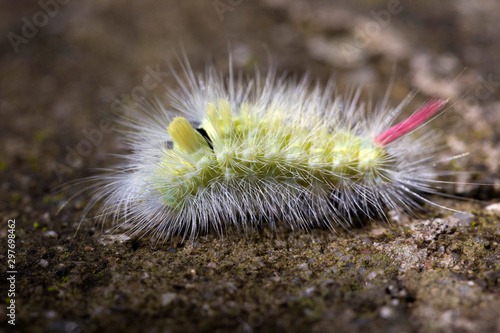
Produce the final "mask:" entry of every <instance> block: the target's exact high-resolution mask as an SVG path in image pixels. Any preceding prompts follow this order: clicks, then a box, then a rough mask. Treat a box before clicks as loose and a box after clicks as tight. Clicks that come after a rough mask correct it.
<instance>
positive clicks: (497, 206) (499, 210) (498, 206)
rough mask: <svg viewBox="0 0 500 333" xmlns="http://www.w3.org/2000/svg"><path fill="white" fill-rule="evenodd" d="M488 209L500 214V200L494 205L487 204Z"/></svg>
mask: <svg viewBox="0 0 500 333" xmlns="http://www.w3.org/2000/svg"><path fill="white" fill-rule="evenodd" d="M485 209H486V210H487V211H489V212H491V213H497V214H500V202H498V203H494V204H492V205H489V206H486V208H485Z"/></svg>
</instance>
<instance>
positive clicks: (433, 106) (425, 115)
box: [375, 98, 447, 146]
mask: <svg viewBox="0 0 500 333" xmlns="http://www.w3.org/2000/svg"><path fill="white" fill-rule="evenodd" d="M446 102H447V101H445V100H440V99H437V98H433V99H432V100H431V101H430V102H428V103H427V104H425V105H424V106H423V107H422V108H421V109H420V110H418V111H417V112H416V113H415V114H414V115H413V116H411V117H410V118H408V119H406V120H405V121H402V122H400V123H399V124H396V125H394V126H392V127H391V128H389V129H388V130H386V131H384V132H382V133H380V134H379V135H377V136H376V137H375V143H377V144H379V145H382V146H385V145H387V144H389V143H391V142H392V141H394V140H396V139H397V138H399V137H401V136H403V135H405V134H406V133H408V132H410V131H411V130H413V129H415V128H416V127H417V126H418V125H420V124H422V123H423V122H424V121H426V120H427V119H429V118H430V117H432V115H434V114H435V113H436V112H437V111H438V110H439V109H441V108H442V107H443V105H445V104H446Z"/></svg>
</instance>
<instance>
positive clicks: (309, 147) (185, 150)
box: [87, 60, 446, 239]
mask: <svg viewBox="0 0 500 333" xmlns="http://www.w3.org/2000/svg"><path fill="white" fill-rule="evenodd" d="M181 65H182V72H181V73H178V72H177V71H175V70H174V69H171V71H172V74H173V77H174V78H175V79H176V81H177V83H178V86H179V88H177V89H171V90H169V91H168V99H169V103H168V104H163V103H161V102H159V101H155V102H151V101H149V102H145V103H143V104H142V105H141V106H140V107H139V108H136V109H134V110H133V112H132V115H131V116H130V117H128V118H123V119H122V120H121V123H122V124H123V125H124V126H127V127H128V130H127V131H126V133H125V137H126V139H127V144H128V146H129V147H130V151H131V152H130V154H126V155H123V159H124V162H123V163H121V164H119V165H117V166H115V167H113V168H111V169H110V170H109V172H107V173H104V174H102V175H99V176H96V177H94V178H93V180H96V182H95V184H94V190H93V196H92V199H91V200H90V202H89V205H88V207H87V210H89V209H90V207H92V206H94V205H95V204H97V203H98V202H101V205H100V208H99V211H98V216H100V217H102V218H107V217H108V218H109V217H111V219H112V220H113V223H114V225H119V226H127V227H128V229H129V232H131V233H139V234H151V235H154V236H155V237H156V238H157V239H169V238H171V237H172V236H175V235H183V236H184V237H191V238H194V237H196V236H198V235H199V234H203V233H206V232H208V231H209V230H215V231H216V232H217V233H219V234H223V233H224V232H225V230H227V229H228V228H235V229H238V230H243V231H246V230H248V229H250V228H255V227H259V226H261V225H263V224H268V225H270V227H271V228H273V229H275V228H276V227H277V226H278V224H280V223H281V224H285V225H288V226H289V227H290V228H291V229H293V230H295V229H301V228H306V229H307V228H311V227H315V226H326V227H328V228H330V229H333V230H335V229H336V228H337V227H338V226H340V227H343V228H349V227H350V226H352V225H353V224H354V223H356V221H357V220H358V219H359V218H368V219H374V218H378V217H385V213H384V212H385V211H386V210H387V209H396V210H403V211H408V210H409V211H413V210H415V209H417V208H420V207H421V206H422V204H425V203H430V204H434V205H437V204H435V203H433V202H432V201H431V200H429V199H428V198H427V197H426V194H435V193H439V190H438V189H437V188H436V187H435V184H436V183H435V182H436V180H435V179H436V175H437V173H436V172H435V171H434V164H433V163H434V162H435V158H436V157H435V153H436V145H435V144H434V139H433V137H432V135H427V134H425V133H424V134H423V135H420V136H415V135H413V134H412V133H414V132H416V131H417V130H418V129H419V128H420V127H422V126H424V125H425V123H426V122H428V121H430V120H432V117H433V116H437V115H438V114H439V112H438V111H440V110H442V108H443V106H444V105H445V103H446V101H445V100H441V99H438V98H433V99H431V100H429V101H428V102H427V103H425V104H423V105H422V106H421V107H420V108H419V109H418V110H417V111H416V112H414V113H413V114H412V115H411V116H410V117H408V118H407V119H406V120H404V121H402V122H400V123H397V124H395V125H394V124H393V123H394V122H395V121H394V119H395V118H396V117H397V116H398V115H399V113H401V111H402V110H403V109H404V108H405V107H407V106H408V104H409V103H410V100H411V99H412V97H413V96H414V95H412V94H410V95H409V96H407V97H406V98H405V99H404V100H403V101H402V102H401V103H400V104H399V105H398V106H397V107H395V108H390V107H388V105H387V104H388V103H387V100H388V94H387V95H386V96H385V97H384V98H383V99H382V100H381V101H380V102H379V103H377V104H376V105H374V106H373V107H372V106H370V105H368V104H366V103H363V102H361V101H360V89H358V90H353V91H352V92H351V93H350V94H348V96H347V97H343V96H341V95H339V94H336V93H335V84H334V83H333V80H330V81H329V82H328V84H327V85H326V86H325V87H321V85H320V84H318V83H315V84H313V82H312V80H311V79H310V78H309V77H308V76H305V77H304V78H303V79H301V80H294V79H290V78H288V77H287V76H278V75H277V74H276V70H275V69H271V70H269V71H268V73H267V74H266V75H265V77H261V76H260V75H259V74H258V72H256V75H255V77H253V78H245V79H244V78H243V75H242V74H241V73H240V74H238V75H235V74H234V73H233V69H232V65H231V66H230V70H229V76H228V77H223V76H222V75H220V74H219V73H218V72H217V71H216V69H215V67H214V66H213V65H212V66H208V67H207V69H206V72H205V73H204V74H199V75H195V74H194V73H193V71H192V69H191V66H190V64H189V62H188V61H187V60H185V61H181Z"/></svg>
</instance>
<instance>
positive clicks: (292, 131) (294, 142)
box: [155, 99, 392, 207]
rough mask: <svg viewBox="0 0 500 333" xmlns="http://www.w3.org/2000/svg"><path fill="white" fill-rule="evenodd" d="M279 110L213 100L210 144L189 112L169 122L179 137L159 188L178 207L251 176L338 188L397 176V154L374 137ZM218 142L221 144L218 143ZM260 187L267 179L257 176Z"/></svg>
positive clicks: (209, 119)
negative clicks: (294, 118)
mask: <svg viewBox="0 0 500 333" xmlns="http://www.w3.org/2000/svg"><path fill="white" fill-rule="evenodd" d="M284 112H286V110H279V109H274V110H272V112H266V113H265V114H266V115H265V116H264V117H259V118H257V116H256V114H255V112H253V106H252V105H249V104H242V105H241V106H240V107H239V110H237V112H236V113H234V114H233V112H232V109H231V105H230V103H229V101H228V100H225V99H221V100H218V101H217V102H213V103H209V105H208V106H207V113H206V117H205V119H203V120H202V122H201V124H200V128H203V129H204V130H205V131H206V133H207V134H208V137H209V138H210V141H211V142H210V143H209V142H207V140H205V138H204V137H203V136H202V135H201V134H200V133H199V132H198V131H196V130H195V129H194V128H193V127H192V126H191V125H190V123H189V122H188V121H187V120H186V119H185V118H183V117H176V118H174V120H173V121H172V122H171V123H170V125H169V127H168V133H169V134H170V136H171V138H172V141H173V143H174V146H173V149H171V150H168V151H167V153H166V156H165V158H164V160H163V162H161V165H160V168H159V170H160V171H159V172H158V179H157V180H156V181H155V183H156V184H162V185H158V187H157V188H158V190H159V191H160V192H161V193H162V195H163V197H164V198H165V202H166V204H168V205H169V206H171V207H180V206H181V205H182V204H183V202H184V200H185V198H187V197H189V196H190V195H196V194H197V193H198V192H199V191H201V190H202V189H204V188H207V187H212V186H214V185H217V186H221V185H224V184H228V183H230V182H231V183H232V182H233V181H235V182H236V184H240V183H242V182H244V181H252V180H257V179H260V180H266V179H268V180H269V179H274V180H275V181H277V182H283V183H287V184H293V185H296V186H301V187H307V188H309V187H311V186H312V187H318V186H319V187H320V188H321V189H324V190H332V189H333V188H335V187H341V186H342V184H345V182H346V181H354V182H359V183H361V182H370V183H371V184H373V183H376V184H379V183H384V182H389V181H390V176H389V175H388V174H387V172H386V171H385V170H387V169H390V166H391V164H392V163H391V160H392V159H391V158H390V156H389V155H388V154H387V152H386V151H385V149H384V148H383V147H381V146H378V145H376V144H374V143H373V142H372V140H371V139H370V138H365V137H361V136H357V135H355V134H353V133H351V132H349V131H345V130H344V131H339V130H332V129H330V128H328V127H327V126H325V124H324V120H322V119H317V121H308V123H317V126H316V128H311V126H306V125H304V123H303V122H300V121H292V120H290V119H287V117H285V115H284ZM211 146H213V148H212V147H211ZM253 184H254V186H259V185H258V184H259V182H253Z"/></svg>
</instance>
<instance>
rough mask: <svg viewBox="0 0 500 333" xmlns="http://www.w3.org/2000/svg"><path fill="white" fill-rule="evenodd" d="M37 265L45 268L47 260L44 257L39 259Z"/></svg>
mask: <svg viewBox="0 0 500 333" xmlns="http://www.w3.org/2000/svg"><path fill="white" fill-rule="evenodd" d="M38 265H40V266H42V267H43V268H46V267H47V266H49V262H48V261H47V260H45V259H41V260H40V261H39V262H38Z"/></svg>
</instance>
